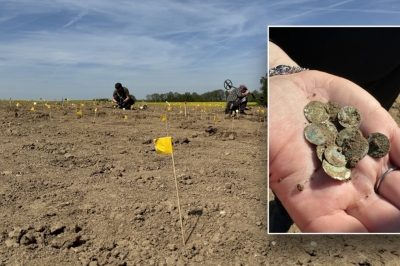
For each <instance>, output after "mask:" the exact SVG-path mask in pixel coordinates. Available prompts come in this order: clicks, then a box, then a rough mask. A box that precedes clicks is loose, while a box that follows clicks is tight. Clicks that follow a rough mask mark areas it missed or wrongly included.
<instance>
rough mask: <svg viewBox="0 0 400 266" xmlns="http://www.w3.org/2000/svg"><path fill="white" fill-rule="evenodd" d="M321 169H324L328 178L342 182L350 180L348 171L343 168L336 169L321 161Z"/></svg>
mask: <svg viewBox="0 0 400 266" xmlns="http://www.w3.org/2000/svg"><path fill="white" fill-rule="evenodd" d="M322 168H323V169H324V171H325V173H326V174H327V175H329V176H330V177H332V178H333V179H337V180H341V181H344V180H349V179H350V178H351V171H350V169H348V168H346V167H344V166H341V167H336V166H333V165H331V164H330V163H328V162H327V161H326V160H323V161H322Z"/></svg>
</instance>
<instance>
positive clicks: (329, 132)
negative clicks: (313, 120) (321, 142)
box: [318, 121, 338, 145]
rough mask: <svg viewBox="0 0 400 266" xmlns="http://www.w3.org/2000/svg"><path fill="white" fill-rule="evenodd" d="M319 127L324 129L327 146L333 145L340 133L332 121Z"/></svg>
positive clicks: (322, 123)
mask: <svg viewBox="0 0 400 266" xmlns="http://www.w3.org/2000/svg"><path fill="white" fill-rule="evenodd" d="M318 126H319V127H320V128H321V129H322V131H323V133H324V135H325V143H326V144H327V145H332V144H334V143H335V140H336V137H337V134H338V131H337V129H336V127H335V125H334V124H333V123H332V122H330V121H323V122H321V123H320V124H318Z"/></svg>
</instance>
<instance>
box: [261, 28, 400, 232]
mask: <svg viewBox="0 0 400 266" xmlns="http://www.w3.org/2000/svg"><path fill="white" fill-rule="evenodd" d="M268 38H269V42H268V89H269V95H268V100H269V103H268V112H269V118H268V127H269V134H268V136H269V141H268V146H269V154H268V156H269V180H268V186H269V189H268V191H269V211H268V221H269V222H268V223H269V226H268V233H270V234H280V233H285V234H286V233H292V234H296V233H314V234H333V233H346V234H381V233H385V234H386V233H399V232H400V171H399V170H400V129H399V124H400V114H399V108H400V98H399V97H398V96H399V92H400V48H399V47H400V27H384V26H379V27H361V26H357V27H355V26H354V27H353V26H346V27H338V26H323V27H319V26H313V27H308V26H273V27H272V26H270V27H269V28H268Z"/></svg>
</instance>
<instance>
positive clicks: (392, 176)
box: [377, 170, 400, 209]
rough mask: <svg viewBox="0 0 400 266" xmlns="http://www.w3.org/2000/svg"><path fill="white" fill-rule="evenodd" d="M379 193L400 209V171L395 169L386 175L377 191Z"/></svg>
mask: <svg viewBox="0 0 400 266" xmlns="http://www.w3.org/2000/svg"><path fill="white" fill-rule="evenodd" d="M377 193H378V195H379V196H381V197H382V198H383V199H385V200H387V201H388V202H390V203H391V204H393V205H394V206H396V208H397V209H400V171H399V170H393V171H391V172H390V173H388V174H387V175H385V176H384V179H382V180H381V183H380V185H379V187H378V191H377Z"/></svg>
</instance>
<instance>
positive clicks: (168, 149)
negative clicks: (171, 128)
mask: <svg viewBox="0 0 400 266" xmlns="http://www.w3.org/2000/svg"><path fill="white" fill-rule="evenodd" d="M154 145H155V146H156V152H157V153H158V154H171V153H172V152H173V149H172V139H171V137H164V138H158V139H155V140H154Z"/></svg>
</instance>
